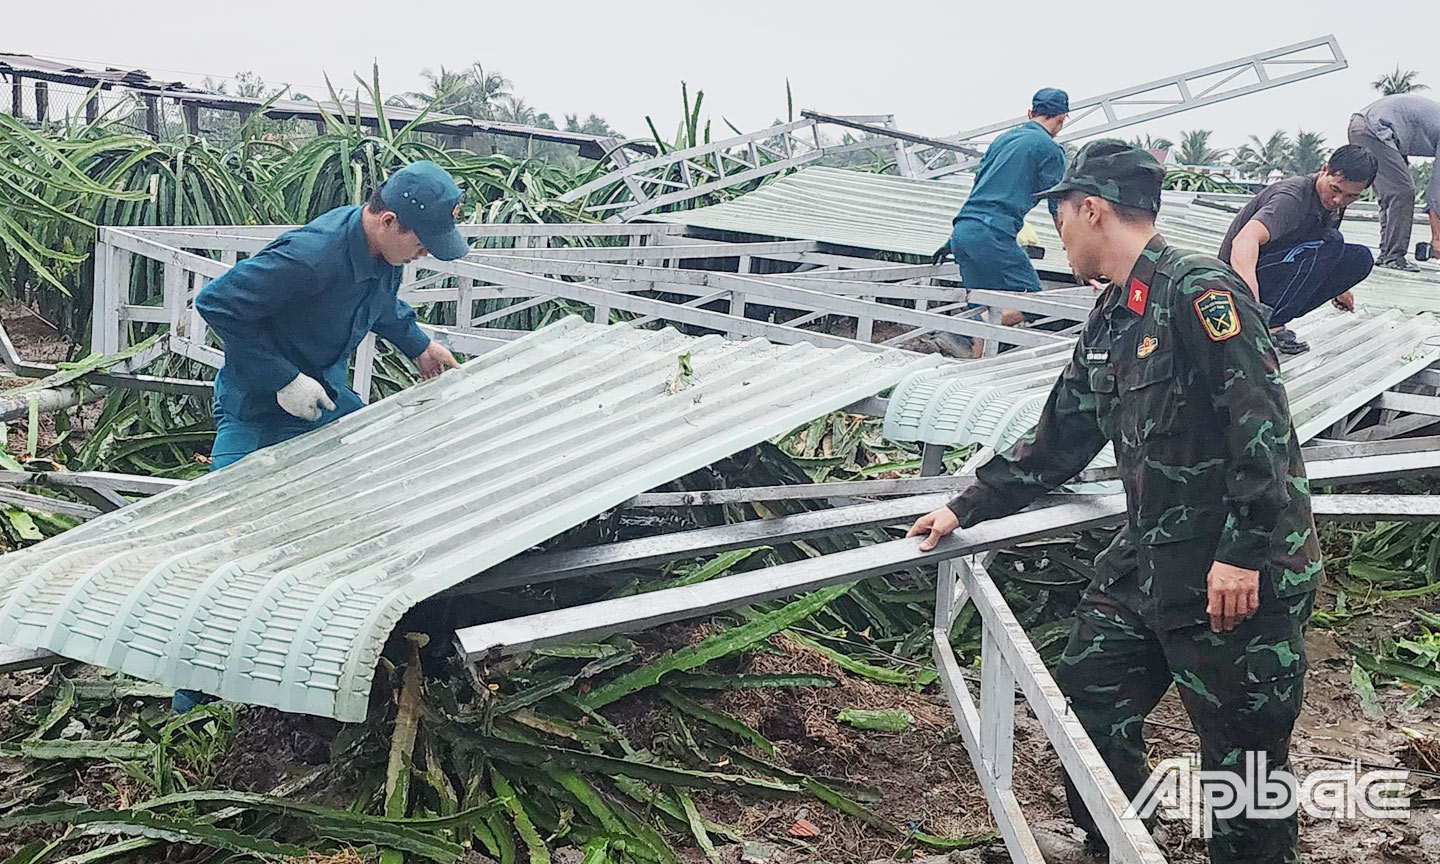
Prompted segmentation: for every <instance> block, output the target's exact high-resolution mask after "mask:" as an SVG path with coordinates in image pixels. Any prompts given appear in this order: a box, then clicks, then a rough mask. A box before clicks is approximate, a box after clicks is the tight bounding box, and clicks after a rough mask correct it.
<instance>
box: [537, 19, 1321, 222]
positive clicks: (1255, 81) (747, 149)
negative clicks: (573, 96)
mask: <svg viewBox="0 0 1440 864" xmlns="http://www.w3.org/2000/svg"><path fill="white" fill-rule="evenodd" d="M1348 66H1349V62H1348V61H1347V60H1346V59H1345V55H1344V53H1343V52H1342V51H1341V50H1340V42H1339V40H1337V39H1336V38H1335V37H1334V36H1333V35H1329V36H1322V37H1319V38H1315V39H1309V40H1306V41H1304V42H1297V43H1295V44H1293V45H1286V46H1283V47H1280V48H1274V49H1271V50H1269V51H1262V52H1259V53H1256V54H1250V55H1247V56H1244V57H1238V58H1236V59H1234V60H1230V61H1226V62H1223V63H1217V64H1214V65H1212V66H1206V67H1204V68H1201V69H1195V70H1191V71H1189V72H1182V73H1180V74H1178V75H1170V76H1167V77H1164V78H1158V79H1156V80H1154V81H1147V82H1145V83H1143V84H1137V85H1135V86H1133V87H1126V88H1123V89H1120V90H1115V91H1113V92H1110V93H1105V94H1102V95H1099V96H1094V97H1090V98H1086V99H1080V100H1076V101H1072V102H1071V106H1070V119H1069V122H1068V124H1067V126H1066V131H1064V132H1062V134H1061V135H1060V136H1059V137H1058V138H1057V140H1059V141H1062V142H1064V141H1072V140H1077V139H1080V138H1088V137H1093V136H1096V135H1103V134H1105V133H1108V132H1113V131H1115V130H1117V129H1122V128H1125V127H1127V126H1132V125H1135V124H1137V123H1144V122H1146V121H1149V120H1155V119H1158V118H1160V117H1167V116H1170V115H1172V114H1178V113H1180V112H1182V111H1188V110H1190V109H1192V108H1200V107H1203V106H1205V105H1213V104H1215V103H1217V102H1222V101H1225V100H1227V99H1235V98H1238V97H1241V96H1247V95H1249V94H1251V93H1259V92H1261V91H1263V90H1269V89H1272V88H1274V87H1281V86H1284V85H1286V84H1293V83H1295V82H1297V81H1304V80H1306V79H1309V78H1314V77H1316V76H1318V75H1325V74H1328V73H1330V72H1338V71H1340V70H1342V69H1345V68H1348ZM800 113H801V119H799V120H792V121H791V122H789V123H783V124H780V125H777V126H772V127H770V128H769V129H764V130H761V131H759V132H751V133H748V134H745V135H739V136H736V137H733V138H727V139H724V140H721V141H714V142H710V143H706V144H700V145H697V146H694V147H687V148H684V149H681V150H673V151H671V152H669V153H665V154H661V155H657V156H654V157H651V158H635V157H634V155H633V154H626V153H623V152H616V153H612V154H611V156H610V161H611V164H612V165H614V166H615V170H613V171H611V172H610V173H608V174H606V175H604V176H602V177H598V178H596V179H595V180H592V181H591V182H589V183H586V184H584V185H583V186H579V187H576V188H575V189H572V190H570V191H569V192H567V193H566V194H565V195H563V196H561V197H560V200H561V201H563V202H574V201H580V200H585V199H586V198H587V197H588V196H591V195H595V194H597V193H601V192H605V191H606V190H611V189H613V188H614V187H616V186H623V191H616V192H614V193H613V194H611V195H610V196H608V197H612V198H617V199H618V200H614V201H610V202H608V203H604V204H597V205H593V206H590V207H588V208H587V209H588V210H590V211H591V212H593V213H596V214H601V215H607V216H608V218H609V219H610V220H611V221H620V222H629V221H630V220H633V219H637V218H640V217H643V216H644V215H645V214H647V213H651V212H654V211H655V210H659V209H661V208H664V207H669V206H671V205H674V204H679V203H681V202H683V201H688V200H691V199H693V198H697V197H700V196H702V195H706V194H708V193H711V192H717V191H719V190H721V189H724V188H727V187H730V186H735V185H738V184H740V183H746V182H749V181H752V180H759V179H761V178H764V177H767V176H771V175H773V174H778V173H780V172H783V171H788V170H790V169H792V168H798V167H800V166H802V165H806V164H809V163H812V162H816V161H819V160H821V159H824V158H826V157H827V156H836V155H840V154H844V153H851V152H855V151H858V150H893V152H894V157H895V165H896V170H897V171H898V172H899V174H900V175H901V176H902V177H918V178H923V179H937V178H942V177H948V176H950V175H953V174H956V173H958V172H961V171H965V170H967V169H969V168H972V167H974V166H975V164H976V163H977V162H978V161H979V156H980V155H982V151H983V147H984V143H983V142H984V139H986V138H988V137H990V136H993V135H994V134H996V133H998V132H1003V131H1004V130H1006V129H1010V128H1013V127H1015V126H1018V125H1020V124H1021V123H1024V122H1025V119H1026V118H1025V117H1023V116H1022V117H1015V118H1011V119H1009V120H1003V121H1000V122H998V123H991V124H989V125H986V126H979V127H976V128H973V129H967V130H965V131H963V132H960V133H958V134H955V135H947V136H943V137H930V136H925V135H917V134H915V133H913V132H906V131H903V130H901V129H899V128H898V127H897V125H896V121H895V117H894V115H893V114H874V115H834V114H825V113H822V112H819V111H814V110H803V111H801V112H800ZM822 126H836V127H839V128H842V129H853V130H856V131H860V132H863V133H865V134H866V135H868V136H869V137H867V138H862V139H860V140H858V141H852V142H848V143H843V144H827V143H826V142H825V141H824V140H823V139H822V137H821V129H820V127H822ZM766 159H768V160H769V161H765V160H766Z"/></svg>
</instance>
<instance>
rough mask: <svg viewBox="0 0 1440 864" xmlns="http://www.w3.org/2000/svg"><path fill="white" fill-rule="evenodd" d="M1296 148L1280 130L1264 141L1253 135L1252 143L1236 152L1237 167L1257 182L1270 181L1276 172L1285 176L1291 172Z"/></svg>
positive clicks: (1251, 137)
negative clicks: (1291, 163) (1292, 155)
mask: <svg viewBox="0 0 1440 864" xmlns="http://www.w3.org/2000/svg"><path fill="white" fill-rule="evenodd" d="M1294 147H1295V145H1294V144H1293V143H1291V141H1290V136H1289V135H1287V134H1286V133H1285V132H1284V131H1283V130H1280V129H1276V130H1275V132H1274V133H1273V134H1272V135H1271V136H1270V137H1269V138H1267V139H1266V140H1264V141H1261V140H1260V139H1259V138H1258V137H1257V136H1255V135H1251V136H1250V143H1249V144H1245V145H1242V146H1241V147H1240V149H1238V150H1236V151H1235V167H1236V168H1239V169H1240V171H1241V172H1242V173H1244V174H1246V175H1249V176H1250V177H1253V178H1255V179H1256V180H1261V181H1265V180H1269V179H1270V175H1272V174H1274V173H1276V172H1279V173H1280V174H1282V175H1283V174H1285V173H1287V172H1288V171H1289V168H1290V154H1291V152H1292V151H1293V150H1294ZM1317 167H1318V166H1317Z"/></svg>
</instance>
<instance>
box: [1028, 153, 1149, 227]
mask: <svg viewBox="0 0 1440 864" xmlns="http://www.w3.org/2000/svg"><path fill="white" fill-rule="evenodd" d="M1164 179H1165V169H1164V168H1163V167H1161V165H1160V163H1159V162H1157V161H1155V157H1154V156H1151V155H1150V154H1149V153H1148V152H1146V151H1145V150H1142V149H1140V148H1139V147H1136V146H1134V145H1131V144H1126V143H1125V142H1124V141H1120V140H1118V139H1115V138H1102V139H1100V140H1099V141H1091V142H1090V143H1089V144H1086V145H1085V146H1084V147H1081V148H1080V152H1079V153H1076V154H1075V158H1074V159H1072V160H1070V164H1069V165H1068V166H1066V168H1065V176H1064V177H1061V178H1060V182H1059V183H1056V184H1055V185H1054V186H1051V187H1050V188H1049V189H1046V190H1045V191H1044V192H1041V193H1040V194H1039V195H1037V196H1036V197H1037V198H1057V197H1059V196H1061V195H1064V194H1065V193H1067V192H1084V193H1085V194H1086V195H1094V196H1096V197H1097V198H1104V199H1105V200H1106V201H1110V202H1113V203H1115V204H1120V205H1122V206H1125V207H1138V208H1140V209H1141V210H1149V211H1150V212H1151V213H1158V212H1160V186H1161V183H1162V182H1163V181H1164Z"/></svg>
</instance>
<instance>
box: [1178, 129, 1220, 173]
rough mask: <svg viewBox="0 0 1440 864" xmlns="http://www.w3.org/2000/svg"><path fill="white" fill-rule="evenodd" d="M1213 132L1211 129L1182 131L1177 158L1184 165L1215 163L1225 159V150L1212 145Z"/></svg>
mask: <svg viewBox="0 0 1440 864" xmlns="http://www.w3.org/2000/svg"><path fill="white" fill-rule="evenodd" d="M1211 134H1212V133H1211V131H1210V130H1209V129H1196V130H1194V131H1192V132H1181V133H1180V152H1179V153H1176V154H1175V158H1176V159H1178V160H1179V161H1180V163H1181V164H1182V165H1213V164H1214V163H1216V162H1219V161H1220V160H1221V159H1224V158H1225V151H1224V150H1216V149H1214V148H1212V147H1211V146H1210V135H1211Z"/></svg>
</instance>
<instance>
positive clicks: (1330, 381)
mask: <svg viewBox="0 0 1440 864" xmlns="http://www.w3.org/2000/svg"><path fill="white" fill-rule="evenodd" d="M1296 330H1297V332H1298V333H1299V335H1300V337H1301V338H1302V339H1306V340H1308V341H1309V342H1310V344H1311V346H1312V348H1311V350H1310V351H1309V352H1308V353H1306V354H1300V355H1297V356H1288V357H1282V358H1281V368H1282V370H1283V372H1284V375H1285V389H1286V391H1287V393H1288V394H1289V397H1290V410H1291V412H1292V413H1293V415H1294V417H1295V427H1296V431H1297V432H1298V433H1299V435H1300V438H1301V440H1302V441H1303V440H1309V439H1311V438H1313V437H1315V436H1316V435H1319V434H1320V433H1321V432H1323V431H1324V430H1325V429H1326V428H1328V427H1329V426H1330V425H1331V424H1333V423H1335V422H1336V421H1338V420H1340V419H1342V418H1343V417H1345V415H1347V414H1348V413H1349V412H1351V411H1353V410H1355V409H1356V408H1359V407H1360V406H1361V405H1364V404H1365V403H1366V402H1368V401H1370V400H1371V399H1373V398H1374V397H1376V396H1378V395H1379V394H1380V393H1381V392H1383V391H1385V390H1387V389H1389V388H1390V387H1393V386H1395V385H1396V384H1398V383H1400V382H1401V381H1404V380H1405V379H1406V378H1409V377H1410V376H1412V375H1414V374H1415V373H1416V372H1418V371H1420V370H1421V369H1424V368H1425V367H1426V366H1428V365H1430V364H1431V363H1433V362H1435V361H1437V360H1440V321H1436V320H1435V319H1434V318H1433V317H1431V316H1429V315H1418V316H1412V315H1407V314H1405V313H1402V312H1399V311H1396V310H1393V309H1390V310H1383V311H1369V312H1367V311H1361V312H1357V313H1355V314H1353V315H1352V314H1345V313H1340V312H1335V313H1334V314H1328V315H1324V316H1320V317H1317V318H1314V319H1307V321H1306V324H1305V325H1304V326H1297V327H1296ZM1071 350H1072V349H1070V348H1069V347H1061V348H1032V349H1028V350H1024V351H1014V352H1008V353H1005V354H1001V355H999V356H998V357H995V358H993V359H990V360H980V361H974V362H967V363H958V364H953V365H949V366H945V367H943V368H940V369H934V370H927V371H923V372H917V373H916V374H914V375H911V376H909V377H908V378H906V379H905V380H904V381H903V382H901V383H900V385H899V386H897V387H896V388H895V391H894V393H892V394H891V396H890V404H889V407H888V409H887V411H886V414H885V424H884V435H885V437H886V438H889V439H890V440H892V441H924V442H927V443H930V444H944V445H947V446H953V445H961V444H976V443H978V444H984V445H988V446H991V447H994V448H996V449H1004V448H1006V447H1009V446H1010V445H1012V444H1014V443H1015V442H1016V441H1018V440H1020V438H1021V436H1023V435H1024V434H1025V433H1026V432H1028V431H1029V430H1030V429H1031V428H1033V427H1034V425H1035V423H1036V421H1037V420H1039V418H1040V411H1041V409H1042V408H1043V407H1044V405H1045V399H1046V397H1047V396H1048V395H1049V393H1050V388H1051V386H1052V385H1053V384H1054V383H1055V379H1056V378H1057V377H1058V376H1059V374H1060V370H1061V368H1062V367H1064V365H1065V363H1066V361H1067V360H1069V358H1070V353H1071ZM1107 458H1108V459H1109V462H1108V464H1114V461H1113V457H1107ZM1101 464H1106V463H1105V461H1104V460H1101Z"/></svg>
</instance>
